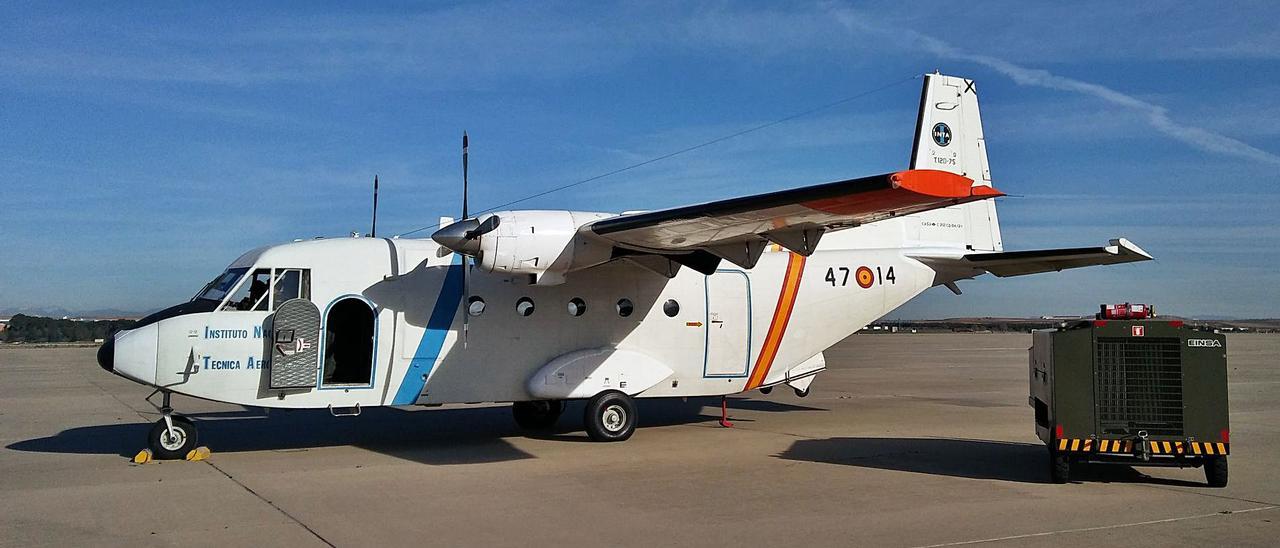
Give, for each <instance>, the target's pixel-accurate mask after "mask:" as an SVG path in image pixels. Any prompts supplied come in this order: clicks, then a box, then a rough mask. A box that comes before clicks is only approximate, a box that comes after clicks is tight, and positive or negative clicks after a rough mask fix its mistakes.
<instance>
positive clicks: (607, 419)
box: [582, 390, 636, 441]
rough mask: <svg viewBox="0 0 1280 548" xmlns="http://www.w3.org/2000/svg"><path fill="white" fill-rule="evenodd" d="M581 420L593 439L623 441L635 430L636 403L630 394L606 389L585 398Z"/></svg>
mask: <svg viewBox="0 0 1280 548" xmlns="http://www.w3.org/2000/svg"><path fill="white" fill-rule="evenodd" d="M582 422H584V423H585V424H586V426H587V435H588V436H590V437H591V439H592V440H595V441H624V440H626V439H627V438H630V437H631V434H634V433H635V431H636V404H635V402H634V401H632V400H631V396H628V395H626V394H623V393H622V392H619V391H617V390H607V391H604V392H601V393H599V394H596V395H595V397H593V398H591V399H590V400H587V409H586V412H585V413H584V414H583V419H582Z"/></svg>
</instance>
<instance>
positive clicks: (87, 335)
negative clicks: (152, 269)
mask: <svg viewBox="0 0 1280 548" xmlns="http://www.w3.org/2000/svg"><path fill="white" fill-rule="evenodd" d="M133 324H134V321H133V320H62V319H54V318H43V317H38V316H27V315H25V314H18V315H16V316H13V317H12V318H9V322H8V325H6V326H5V330H4V331H0V341H4V342H6V343H64V342H91V341H95V340H98V339H105V338H107V337H109V336H111V335H113V334H115V332H117V331H120V330H121V329H128V328H129V327H131V326H133Z"/></svg>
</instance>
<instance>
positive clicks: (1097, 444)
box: [1058, 438, 1133, 453]
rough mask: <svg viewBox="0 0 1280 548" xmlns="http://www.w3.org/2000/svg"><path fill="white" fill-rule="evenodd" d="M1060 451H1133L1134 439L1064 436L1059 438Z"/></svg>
mask: <svg viewBox="0 0 1280 548" xmlns="http://www.w3.org/2000/svg"><path fill="white" fill-rule="evenodd" d="M1058 450H1059V451H1070V452H1076V453H1093V452H1095V451H1096V452H1098V453H1132V452H1133V441H1132V440H1095V439H1093V438H1083V439H1076V438H1063V439H1060V440H1058Z"/></svg>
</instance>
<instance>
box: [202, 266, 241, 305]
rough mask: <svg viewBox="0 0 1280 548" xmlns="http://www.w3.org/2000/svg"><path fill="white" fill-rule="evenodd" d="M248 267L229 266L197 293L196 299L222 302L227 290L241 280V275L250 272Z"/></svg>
mask: <svg viewBox="0 0 1280 548" xmlns="http://www.w3.org/2000/svg"><path fill="white" fill-rule="evenodd" d="M248 271H249V269H248V268H228V269H227V271H226V272H223V273H222V274H219V275H218V277H217V278H214V279H213V281H211V282H209V283H208V284H207V285H205V286H204V289H201V290H200V293H197V294H196V296H195V299H192V300H196V299H203V300H208V301H215V302H222V298H223V297H226V296H227V292H228V291H231V289H232V288H234V287H235V286H236V282H238V281H240V277H241V276H244V273H245V272H248Z"/></svg>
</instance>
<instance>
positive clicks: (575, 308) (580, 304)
mask: <svg viewBox="0 0 1280 548" xmlns="http://www.w3.org/2000/svg"><path fill="white" fill-rule="evenodd" d="M586 311H587V302H586V301H584V300H582V299H580V298H578V297H574V298H572V299H569V315H570V316H575V317H576V316H581V315H583V314H584V313H586Z"/></svg>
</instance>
